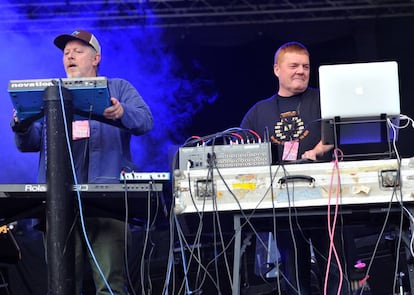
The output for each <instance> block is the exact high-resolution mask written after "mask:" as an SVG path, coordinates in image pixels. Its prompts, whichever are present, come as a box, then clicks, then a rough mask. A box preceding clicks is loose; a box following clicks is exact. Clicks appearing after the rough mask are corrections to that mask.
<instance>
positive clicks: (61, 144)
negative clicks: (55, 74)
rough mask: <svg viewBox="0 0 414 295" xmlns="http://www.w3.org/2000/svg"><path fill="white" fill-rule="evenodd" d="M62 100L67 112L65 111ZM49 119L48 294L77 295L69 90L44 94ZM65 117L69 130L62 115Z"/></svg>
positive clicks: (47, 121)
mask: <svg viewBox="0 0 414 295" xmlns="http://www.w3.org/2000/svg"><path fill="white" fill-rule="evenodd" d="M60 89H61V90H62V94H63V95H62V99H63V102H64V106H65V112H63V111H62V102H61V94H60ZM43 100H44V106H45V110H44V111H45V117H46V141H47V144H46V149H47V150H46V169H47V173H46V177H47V195H46V250H47V254H46V257H47V270H48V289H49V292H48V294H50V295H65V294H67V295H73V294H75V276H74V273H75V259H74V252H75V251H74V238H73V233H71V232H70V228H71V226H72V223H73V221H74V216H75V214H74V198H73V194H72V191H73V176H72V169H71V165H70V158H69V150H68V145H67V137H66V133H65V129H66V128H67V129H68V134H69V138H70V140H71V138H72V117H73V114H72V98H71V95H70V92H69V90H67V89H66V88H63V87H61V88H59V87H58V86H50V87H47V88H46V89H45V92H44V97H43ZM64 113H65V114H66V119H67V121H66V122H67V126H65V125H64V119H63V114H64Z"/></svg>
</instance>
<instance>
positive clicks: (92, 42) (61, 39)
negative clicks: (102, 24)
mask: <svg viewBox="0 0 414 295" xmlns="http://www.w3.org/2000/svg"><path fill="white" fill-rule="evenodd" d="M71 40H80V41H83V42H85V43H86V44H88V45H89V46H91V47H92V48H93V49H95V51H96V52H97V53H98V54H101V46H100V45H99V42H98V39H96V37H95V36H94V35H93V34H92V33H89V32H87V31H84V30H76V31H74V32H73V33H72V34H70V35H69V34H63V35H60V36H57V37H56V38H55V41H54V43H55V45H56V46H57V47H58V48H60V49H62V50H64V49H65V46H66V43H68V42H69V41H71Z"/></svg>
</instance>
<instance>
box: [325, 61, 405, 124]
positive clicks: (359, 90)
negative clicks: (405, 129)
mask: <svg viewBox="0 0 414 295" xmlns="http://www.w3.org/2000/svg"><path fill="white" fill-rule="evenodd" d="M319 88H320V95H321V116H322V119H331V118H334V117H340V118H357V117H378V116H380V115H383V114H386V115H387V116H396V115H399V114H400V91H399V79H398V64H397V62H395V61H385V62H368V63H352V64H336V65H322V66H320V67H319Z"/></svg>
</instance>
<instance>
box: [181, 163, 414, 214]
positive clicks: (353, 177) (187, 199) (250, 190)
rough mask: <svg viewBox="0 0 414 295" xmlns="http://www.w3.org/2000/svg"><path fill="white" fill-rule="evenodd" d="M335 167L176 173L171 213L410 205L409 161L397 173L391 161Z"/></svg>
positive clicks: (413, 172) (413, 177) (413, 190)
mask: <svg viewBox="0 0 414 295" xmlns="http://www.w3.org/2000/svg"><path fill="white" fill-rule="evenodd" d="M338 167H339V169H335V165H334V163H333V162H331V163H310V164H308V163H307V164H291V165H284V166H271V167H269V166H259V167H243V168H221V169H211V170H208V169H202V170H191V169H190V170H188V171H182V170H176V171H174V198H175V207H174V209H175V213H176V214H184V213H196V212H213V211H240V210H254V209H271V208H287V207H309V206H325V205H329V204H331V205H333V204H336V203H338V204H343V205H345V204H370V203H388V202H390V201H392V202H398V201H413V200H414V158H413V159H403V160H402V161H401V167H400V169H399V168H398V162H397V160H395V159H386V160H363V161H344V162H339V163H338ZM271 176H272V177H271ZM395 185H397V189H396V190H395V189H394V187H395ZM400 188H401V190H400Z"/></svg>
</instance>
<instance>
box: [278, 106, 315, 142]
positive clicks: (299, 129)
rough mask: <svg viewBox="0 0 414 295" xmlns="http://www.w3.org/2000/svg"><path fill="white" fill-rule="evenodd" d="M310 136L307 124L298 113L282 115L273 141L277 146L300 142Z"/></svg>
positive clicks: (292, 112)
mask: <svg viewBox="0 0 414 295" xmlns="http://www.w3.org/2000/svg"><path fill="white" fill-rule="evenodd" d="M307 134H308V131H307V130H305V124H304V123H303V121H302V119H301V118H300V117H299V115H298V113H297V112H296V111H291V112H286V113H282V114H280V121H278V122H276V124H275V128H274V133H273V135H272V136H271V139H272V141H273V142H274V143H276V144H284V143H285V142H288V141H299V140H301V139H302V138H304V137H305V136H306V135H307Z"/></svg>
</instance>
